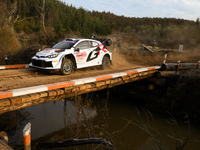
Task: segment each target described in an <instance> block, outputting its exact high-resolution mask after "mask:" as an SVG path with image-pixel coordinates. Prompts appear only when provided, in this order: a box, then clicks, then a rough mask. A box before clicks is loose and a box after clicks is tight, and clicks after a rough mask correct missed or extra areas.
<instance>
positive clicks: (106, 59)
mask: <svg viewBox="0 0 200 150" xmlns="http://www.w3.org/2000/svg"><path fill="white" fill-rule="evenodd" d="M109 67H110V59H109V57H108V56H104V58H103V60H102V65H101V68H102V69H108V68H109Z"/></svg>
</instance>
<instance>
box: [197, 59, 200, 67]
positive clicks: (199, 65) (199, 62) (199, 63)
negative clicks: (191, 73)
mask: <svg viewBox="0 0 200 150" xmlns="http://www.w3.org/2000/svg"><path fill="white" fill-rule="evenodd" d="M197 69H200V61H198V64H197Z"/></svg>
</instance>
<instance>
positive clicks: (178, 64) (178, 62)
mask: <svg viewBox="0 0 200 150" xmlns="http://www.w3.org/2000/svg"><path fill="white" fill-rule="evenodd" d="M180 62H181V61H180V60H179V61H177V65H176V71H178V68H179V66H180Z"/></svg>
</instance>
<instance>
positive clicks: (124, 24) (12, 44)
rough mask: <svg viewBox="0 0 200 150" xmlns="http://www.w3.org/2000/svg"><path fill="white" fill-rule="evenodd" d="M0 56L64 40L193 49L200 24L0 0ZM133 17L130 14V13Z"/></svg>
mask: <svg viewBox="0 0 200 150" xmlns="http://www.w3.org/2000/svg"><path fill="white" fill-rule="evenodd" d="M0 10H1V11H0V16H1V18H0V55H1V56H2V59H3V57H4V55H6V54H7V55H9V56H13V55H14V54H16V53H17V52H18V51H21V50H23V49H26V48H28V47H29V46H31V45H53V44H54V43H56V42H58V41H60V40H62V39H64V38H65V37H84V38H85V37H89V35H91V34H92V33H94V34H95V35H96V36H101V37H102V36H104V37H106V36H110V37H112V35H113V34H114V33H115V35H116V34H118V36H119V37H120V34H121V35H125V36H123V37H122V36H121V37H120V38H124V39H120V40H124V41H125V40H126V41H129V43H130V44H132V45H137V44H141V43H143V44H146V45H151V42H152V41H153V40H154V39H156V41H157V46H159V47H161V48H171V49H173V48H177V47H178V45H180V44H183V45H184V47H185V48H196V47H198V45H199V43H200V20H199V18H197V20H196V22H195V21H191V20H184V19H176V18H148V17H145V18H137V17H125V16H117V15H115V14H113V13H110V12H98V11H95V10H93V11H88V10H86V9H84V8H82V7H80V8H76V7H74V6H73V5H72V4H66V3H64V2H61V1H59V0H46V1H45V0H0ZM133 13H134V12H133Z"/></svg>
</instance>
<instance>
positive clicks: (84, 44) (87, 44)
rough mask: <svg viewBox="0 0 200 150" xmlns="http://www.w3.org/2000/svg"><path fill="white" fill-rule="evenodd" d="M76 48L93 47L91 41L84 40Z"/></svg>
mask: <svg viewBox="0 0 200 150" xmlns="http://www.w3.org/2000/svg"><path fill="white" fill-rule="evenodd" d="M76 48H79V49H80V50H82V49H87V48H91V46H90V45H89V41H83V42H80V43H79V44H78V45H77V46H76Z"/></svg>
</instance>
